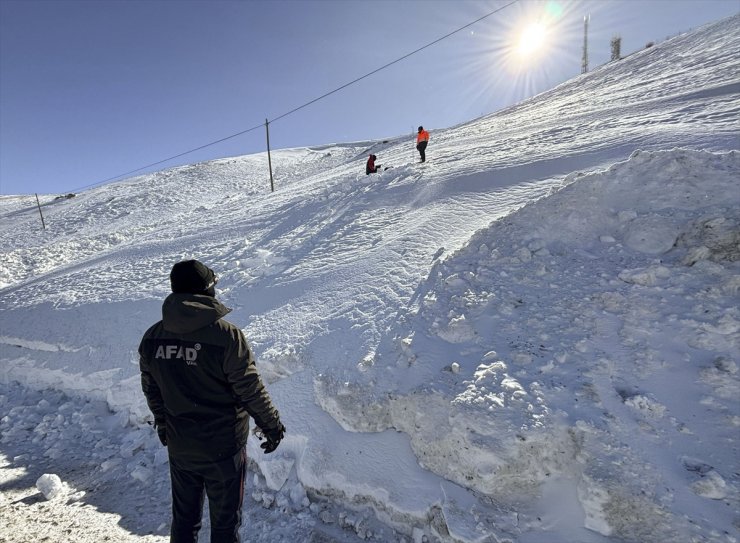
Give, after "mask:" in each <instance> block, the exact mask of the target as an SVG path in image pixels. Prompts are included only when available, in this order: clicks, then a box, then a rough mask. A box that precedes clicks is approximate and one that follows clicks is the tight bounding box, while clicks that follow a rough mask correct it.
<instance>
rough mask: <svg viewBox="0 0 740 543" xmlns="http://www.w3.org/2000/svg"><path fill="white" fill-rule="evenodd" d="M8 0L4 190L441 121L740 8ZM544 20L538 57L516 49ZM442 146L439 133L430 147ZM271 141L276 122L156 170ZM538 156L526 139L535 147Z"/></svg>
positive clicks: (1, 67) (361, 0)
mask: <svg viewBox="0 0 740 543" xmlns="http://www.w3.org/2000/svg"><path fill="white" fill-rule="evenodd" d="M509 3H510V0H495V1H491V0H473V1H465V0H457V1H450V0H401V1H391V0H373V1H371V0H346V1H342V0H302V1H287V0H286V1H281V0H276V1H246V0H244V1H220V0H215V1H197V0H192V1H185V0H155V1H144V0H139V1H119V0H98V1H94V0H86V1H68V0H56V1H52V0H0V194H32V193H34V192H38V193H65V192H70V191H77V190H80V189H81V188H83V187H86V186H90V185H93V184H96V183H98V182H101V181H103V180H105V179H108V178H111V177H114V176H117V175H119V174H122V173H124V172H128V171H131V170H134V169H136V168H139V167H141V166H144V165H147V164H150V163H153V162H157V161H160V160H162V159H165V158H167V157H170V156H173V155H176V154H179V153H182V152H184V151H187V150H189V149H193V148H196V147H199V146H202V145H204V144H208V143H210V142H212V141H216V140H219V139H221V138H225V137H227V136H230V135H232V134H236V133H238V132H241V131H243V130H246V129H249V128H252V127H256V126H258V125H260V124H262V123H264V120H265V118H268V119H276V118H277V117H279V116H281V115H283V114H285V113H287V112H289V111H291V110H292V109H294V108H296V107H299V106H301V105H303V104H305V103H306V102H309V101H311V100H313V99H315V98H317V97H319V96H321V95H323V94H325V93H327V92H330V91H332V90H334V89H335V88H337V87H340V86H342V85H344V84H346V83H348V82H350V81H352V80H354V79H357V78H359V77H362V76H363V75H365V74H367V73H368V72H371V71H373V70H376V69H377V68H380V67H381V66H383V65H385V64H387V63H389V62H392V61H394V60H396V59H398V58H399V57H402V56H404V55H406V54H408V53H410V52H412V51H414V50H415V49H418V48H420V47H422V46H424V45H426V44H428V43H430V42H433V41H434V40H436V39H438V38H440V37H442V36H444V35H446V34H448V33H450V32H452V31H454V30H456V29H458V28H460V27H462V26H464V25H466V24H468V23H470V22H472V21H474V20H476V19H478V18H480V17H483V16H484V15H486V14H488V13H490V12H492V11H494V10H496V9H498V8H503V9H501V11H499V12H498V13H495V14H493V15H491V16H490V17H487V18H485V19H483V20H482V21H480V22H478V23H476V24H474V25H472V26H470V27H468V28H466V29H465V30H462V31H460V32H458V33H456V34H454V35H452V36H450V37H448V38H446V39H444V40H442V41H440V42H439V43H436V44H434V45H432V46H430V47H428V48H426V49H424V50H422V51H420V52H418V53H416V54H414V55H412V56H410V57H408V58H406V59H404V60H402V61H400V62H398V63H396V64H393V65H392V66H390V67H388V68H387V69H384V70H382V71H380V72H378V73H376V74H374V75H372V76H369V77H367V78H366V79H363V80H361V81H359V82H357V83H355V84H353V85H351V86H349V87H347V88H345V89H343V90H341V91H339V92H337V93H335V94H332V95H331V96H329V97H327V98H325V99H323V100H320V101H318V102H316V103H314V104H312V105H310V106H308V107H306V108H303V109H301V110H299V111H297V112H295V113H293V114H291V115H288V116H286V117H284V118H282V119H279V120H277V121H276V122H274V123H272V124H271V125H270V142H271V146H272V148H273V149H277V148H286V147H296V146H306V145H321V144H326V143H332V142H343V141H358V140H369V139H380V138H384V137H393V136H398V135H401V134H411V132H412V131H413V130H414V129H415V127H416V126H418V125H419V124H423V125H424V126H425V127H427V128H429V129H432V130H433V129H434V128H444V127H448V126H452V125H455V124H458V123H461V122H465V121H468V120H470V119H473V118H475V117H478V116H480V115H483V114H487V113H491V112H493V111H496V110H498V109H501V108H502V107H505V106H507V105H510V104H512V103H516V102H517V101H519V100H521V99H523V98H526V97H528V96H531V95H533V94H536V93H538V92H542V91H544V90H547V89H548V88H551V87H553V86H555V85H557V84H558V83H561V82H562V81H565V80H566V79H569V78H571V77H573V76H576V75H578V74H579V73H580V69H581V47H582V29H583V16H584V15H586V14H590V16H591V22H590V27H589V51H590V65H591V67H592V68H593V67H596V66H598V65H600V64H603V63H604V62H606V61H608V60H609V57H610V48H609V43H610V40H611V38H612V36H613V35H615V34H618V35H620V36H621V38H622V53H623V55H624V54H628V53H630V52H633V51H636V50H639V49H642V48H643V47H644V46H645V44H646V43H647V42H650V41H652V42H656V43H659V42H661V41H663V40H665V39H666V38H667V37H670V36H673V35H676V34H678V33H680V32H682V31H686V30H689V29H691V28H696V27H698V26H701V25H703V24H705V23H707V22H712V21H716V20H719V19H722V18H724V17H727V16H730V15H733V14H736V13H738V12H739V11H740V7H739V6H740V3H739V2H738V1H737V0H700V1H695V0H645V1H643V0H621V1H610V0H582V1H577V2H572V1H558V0H543V1H536V0H519V1H518V2H515V3H514V4H513V5H510V6H508V7H504V6H506V5H507V4H509ZM534 21H540V22H543V23H544V24H545V28H546V29H547V33H548V34H547V39H546V40H545V43H544V44H543V46H542V47H541V50H540V54H539V55H533V56H531V57H528V58H527V59H526V60H521V61H519V60H517V61H514V60H512V59H513V58H514V57H512V54H511V49H512V46H513V45H514V44H516V36H518V35H519V34H520V32H521V31H522V29H523V28H524V27H525V26H526V25H527V24H528V23H531V22H534ZM430 145H431V146H433V142H432V143H431V144H430ZM264 150H265V133H264V128H260V129H257V130H253V131H251V132H249V133H246V134H244V135H241V136H238V137H235V138H231V139H229V140H227V141H224V142H222V143H220V144H217V145H214V146H210V147H208V148H206V149H202V150H200V151H197V152H194V153H191V154H188V155H186V156H183V157H180V158H178V159H176V160H173V161H170V162H166V163H164V164H160V165H158V166H156V167H154V168H150V169H149V170H143V171H142V173H143V172H144V171H151V170H161V169H165V168H167V167H171V166H175V165H178V164H185V163H193V162H197V161H201V160H207V159H211V158H217V157H225V156H234V155H241V154H248V153H255V152H260V151H264ZM524 151H525V150H523V152H524Z"/></svg>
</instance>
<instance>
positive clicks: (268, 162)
mask: <svg viewBox="0 0 740 543" xmlns="http://www.w3.org/2000/svg"><path fill="white" fill-rule="evenodd" d="M265 132H267V164H268V166H270V192H275V181H274V179H273V178H272V158H271V157H270V123H269V122H267V119H265Z"/></svg>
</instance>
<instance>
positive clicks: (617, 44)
mask: <svg viewBox="0 0 740 543" xmlns="http://www.w3.org/2000/svg"><path fill="white" fill-rule="evenodd" d="M621 50H622V38H621V37H620V36H614V37H613V38H612V60H613V61H614V60H619V59H620V58H622V52H621Z"/></svg>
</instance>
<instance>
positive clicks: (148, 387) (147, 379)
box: [139, 340, 167, 427]
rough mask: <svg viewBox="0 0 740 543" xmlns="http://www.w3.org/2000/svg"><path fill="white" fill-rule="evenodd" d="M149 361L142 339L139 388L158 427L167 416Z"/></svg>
mask: <svg viewBox="0 0 740 543" xmlns="http://www.w3.org/2000/svg"><path fill="white" fill-rule="evenodd" d="M149 364H150V361H149V358H148V356H147V353H146V350H145V349H144V341H143V340H142V342H141V345H139V370H140V371H141V389H142V391H143V392H144V396H145V397H146V403H147V405H148V406H149V410H150V411H151V412H152V415H154V425H155V426H158V427H164V425H165V423H166V420H167V417H166V414H165V408H164V400H163V399H162V392H161V391H160V390H159V385H158V384H157V382H156V381H155V380H154V376H152V374H151V371H150V367H149Z"/></svg>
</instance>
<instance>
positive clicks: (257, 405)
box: [224, 327, 280, 430]
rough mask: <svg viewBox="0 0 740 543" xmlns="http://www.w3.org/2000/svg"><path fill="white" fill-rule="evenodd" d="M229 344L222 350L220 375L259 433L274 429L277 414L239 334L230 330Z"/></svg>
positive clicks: (251, 356) (238, 331) (248, 349)
mask: <svg viewBox="0 0 740 543" xmlns="http://www.w3.org/2000/svg"><path fill="white" fill-rule="evenodd" d="M231 333H232V341H231V345H230V346H229V348H228V349H227V350H226V357H225V360H224V372H225V374H226V379H227V381H228V382H229V384H230V385H231V389H232V391H233V392H234V396H235V397H236V400H237V403H238V404H239V405H241V406H242V407H244V409H246V410H247V413H249V416H251V417H252V418H253V419H254V422H255V423H256V424H257V426H259V427H260V428H261V429H262V430H269V429H272V428H277V426H278V425H279V424H280V414H279V413H278V411H277V409H275V406H273V405H272V400H271V399H270V395H269V394H268V392H267V389H266V388H265V385H264V384H263V383H262V379H261V378H260V376H259V373H258V372H257V366H256V364H255V362H254V355H253V354H252V349H251V348H250V347H249V344H248V343H247V340H246V338H245V337H244V334H243V333H242V331H241V330H239V329H238V328H236V327H233V328H232V330H231Z"/></svg>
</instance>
